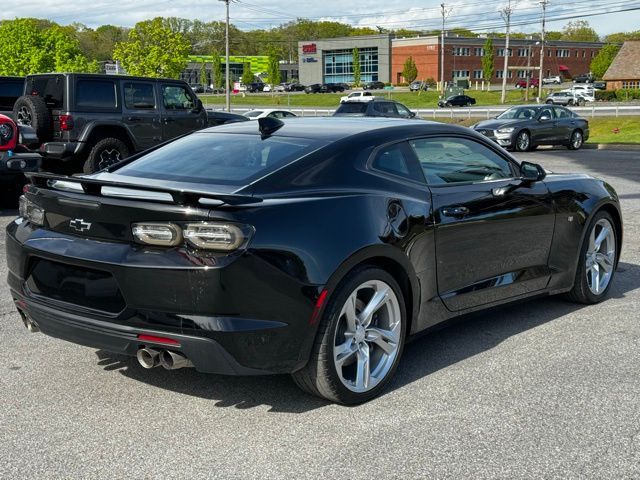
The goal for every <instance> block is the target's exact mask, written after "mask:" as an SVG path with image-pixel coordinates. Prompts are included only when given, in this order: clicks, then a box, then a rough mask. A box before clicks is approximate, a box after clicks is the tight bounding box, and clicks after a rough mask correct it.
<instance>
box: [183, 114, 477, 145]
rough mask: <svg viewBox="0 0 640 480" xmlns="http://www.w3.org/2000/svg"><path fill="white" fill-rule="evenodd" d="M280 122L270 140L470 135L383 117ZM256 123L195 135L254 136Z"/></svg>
mask: <svg viewBox="0 0 640 480" xmlns="http://www.w3.org/2000/svg"><path fill="white" fill-rule="evenodd" d="M281 121H282V122H283V123H284V125H283V126H282V127H281V128H280V129H278V130H277V131H276V132H275V133H273V135H272V136H274V137H276V136H282V137H298V138H317V139H322V140H329V141H337V140H340V139H343V138H347V137H350V136H353V135H358V134H361V133H367V132H373V131H376V130H380V129H390V128H395V129H405V130H407V135H418V134H420V135H422V134H429V133H461V132H466V133H469V132H470V130H469V129H468V128H465V127H460V126H457V125H449V124H446V123H440V122H432V121H428V120H415V119H402V118H386V117H293V118H287V119H283V120H281ZM256 123H257V122H241V123H232V124H225V125H220V126H217V127H215V128H207V129H205V130H200V131H199V132H196V134H198V133H207V132H211V133H237V134H249V135H258V134H259V133H260V132H259V130H258V126H257V125H256Z"/></svg>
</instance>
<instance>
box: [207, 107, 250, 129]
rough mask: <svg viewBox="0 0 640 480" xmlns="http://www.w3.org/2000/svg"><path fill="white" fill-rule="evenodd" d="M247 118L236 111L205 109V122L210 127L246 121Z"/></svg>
mask: <svg viewBox="0 0 640 480" xmlns="http://www.w3.org/2000/svg"><path fill="white" fill-rule="evenodd" d="M247 121H249V119H248V118H247V117H245V116H244V115H239V114H237V113H230V112H221V111H219V110H215V111H214V110H207V124H208V125H209V126H210V127H215V126H217V125H224V124H226V123H235V122H247Z"/></svg>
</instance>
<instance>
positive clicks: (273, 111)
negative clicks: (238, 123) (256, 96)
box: [244, 108, 297, 120]
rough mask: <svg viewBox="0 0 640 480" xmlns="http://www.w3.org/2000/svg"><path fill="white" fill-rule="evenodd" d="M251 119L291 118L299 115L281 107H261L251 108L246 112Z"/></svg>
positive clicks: (246, 115)
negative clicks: (257, 108)
mask: <svg viewBox="0 0 640 480" xmlns="http://www.w3.org/2000/svg"><path fill="white" fill-rule="evenodd" d="M244 116H245V117H246V118H248V119H249V120H258V119H259V118H266V117H270V118H291V117H297V115H296V114H295V113H293V112H290V111H289V110H282V109H279V108H261V109H259V110H249V111H248V112H246V113H245V114H244Z"/></svg>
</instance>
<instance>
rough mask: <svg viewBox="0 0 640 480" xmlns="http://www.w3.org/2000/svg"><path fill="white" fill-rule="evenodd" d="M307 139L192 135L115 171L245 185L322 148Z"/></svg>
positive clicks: (176, 179)
mask: <svg viewBox="0 0 640 480" xmlns="http://www.w3.org/2000/svg"><path fill="white" fill-rule="evenodd" d="M326 144H327V142H326V141H319V140H313V139H309V138H290V137H269V138H266V139H264V140H262V139H261V138H260V135H249V134H232V133H211V132H202V133H194V134H192V135H189V136H187V137H183V138H180V139H178V140H176V141H174V142H171V143H169V144H168V145H166V146H164V147H161V148H159V149H158V150H155V151H153V152H150V153H148V154H147V155H145V156H143V157H141V158H139V159H137V160H134V161H133V162H131V163H129V164H127V165H125V166H123V167H122V168H119V169H118V170H117V171H116V172H115V173H118V174H121V175H127V176H132V177H141V178H154V179H158V180H172V181H175V182H186V183H210V184H221V185H246V184H248V183H250V182H252V181H253V180H255V179H258V178H260V177H262V176H264V175H266V174H268V173H271V172H273V171H275V170H277V169H278V168H280V167H282V166H284V165H287V164H288V163H291V162H293V161H294V160H297V159H298V158H300V157H303V156H304V155H306V154H308V153H310V152H312V151H314V150H316V149H318V148H320V147H322V146H324V145H326Z"/></svg>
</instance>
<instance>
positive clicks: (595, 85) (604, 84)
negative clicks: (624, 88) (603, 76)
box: [593, 81, 607, 90]
mask: <svg viewBox="0 0 640 480" xmlns="http://www.w3.org/2000/svg"><path fill="white" fill-rule="evenodd" d="M593 88H595V89H596V90H606V89H607V82H602V81H597V82H593Z"/></svg>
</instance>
